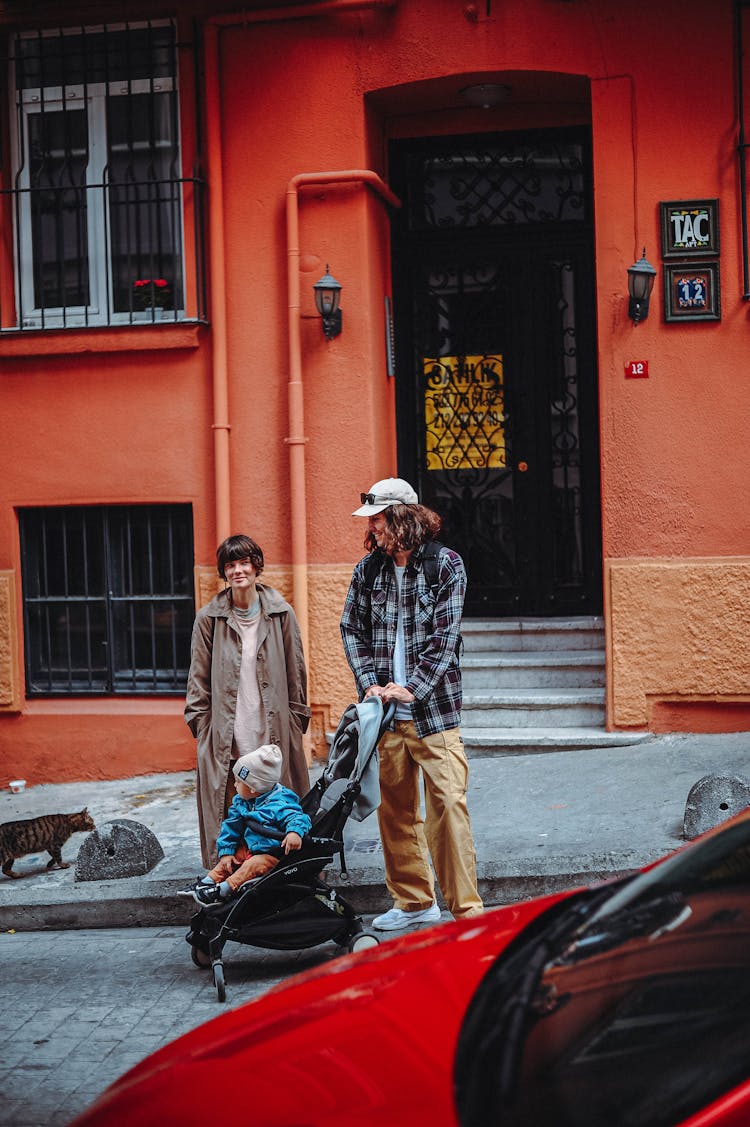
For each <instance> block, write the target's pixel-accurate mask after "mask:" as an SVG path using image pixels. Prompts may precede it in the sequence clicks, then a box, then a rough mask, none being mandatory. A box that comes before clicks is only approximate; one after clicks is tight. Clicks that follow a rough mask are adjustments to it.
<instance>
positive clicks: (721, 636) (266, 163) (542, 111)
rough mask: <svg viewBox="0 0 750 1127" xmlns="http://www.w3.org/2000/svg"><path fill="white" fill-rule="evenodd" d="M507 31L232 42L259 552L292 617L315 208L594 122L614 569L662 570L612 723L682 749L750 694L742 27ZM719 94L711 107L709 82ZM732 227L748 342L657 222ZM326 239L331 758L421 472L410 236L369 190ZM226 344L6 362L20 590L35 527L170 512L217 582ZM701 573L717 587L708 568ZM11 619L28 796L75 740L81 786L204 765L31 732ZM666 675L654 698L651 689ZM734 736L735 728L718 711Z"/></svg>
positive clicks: (26, 339) (323, 517)
mask: <svg viewBox="0 0 750 1127" xmlns="http://www.w3.org/2000/svg"><path fill="white" fill-rule="evenodd" d="M63 7H64V5H63ZM154 7H155V8H157V7H158V5H155V6H154ZM192 7H193V8H194V9H195V10H196V11H197V13H198V15H199V18H200V17H201V16H202V14H205V13H206V9H207V6H206V5H205V4H201V3H200V2H198V0H196V3H195V4H194V5H192ZM250 7H251V8H252V5H250ZM43 8H44V5H41V7H40V11H41V10H42V9H43ZM470 8H471V9H472V11H469V9H470ZM490 8H491V11H490V14H489V15H487V14H486V5H485V4H484V3H481V4H478V5H474V6H471V5H465V4H463V3H461V2H457V0H409V2H405V0H404V2H401V3H396V4H395V5H394V7H393V8H392V9H383V10H376V11H362V12H348V13H346V14H344V13H342V14H338V15H330V16H327V17H323V18H319V19H302V20H294V21H286V22H285V21H284V20H283V19H281V18H280V19H279V20H278V21H277V22H273V21H270V22H267V23H257V24H255V23H252V22H248V23H247V25H246V26H227V27H222V28H220V30H219V32H218V38H219V56H220V57H219V62H220V67H219V74H220V88H221V118H220V121H219V122H212V123H208V125H209V126H212V127H217V126H218V127H219V128H220V137H221V147H222V152H223V167H222V172H223V186H224V195H223V198H222V199H221V200H220V201H217V200H214V201H213V203H212V206H219V205H220V206H221V207H222V208H223V212H224V229H225V232H226V246H225V248H224V250H225V261H226V271H225V273H226V290H227V306H226V313H227V325H228V341H227V347H228V352H227V371H228V380H229V415H230V426H231V431H230V440H229V441H230V491H231V514H232V524H233V528H234V530H235V531H240V530H246V531H249V532H250V533H251V534H252V535H253V536H255V537H256V538H257V539H258V540H259V542H260V543H261V544H262V545H263V548H264V550H265V552H266V556H267V559H268V561H269V565H271V566H272V567H276V568H278V569H280V570H279V573H278V574H279V576H280V578H279V585H280V586H281V587H282V589H284V583H285V582H288V578H287V579H286V580H285V579H284V575H286V576H287V577H288V575H289V571H288V569H289V568H290V565H291V537H290V528H289V498H290V489H291V488H292V485H291V483H290V478H289V452H288V446H287V444H286V443H285V441H284V440H285V438H286V437H287V436H288V427H289V421H288V388H287V383H288V376H289V365H288V322H287V298H288V295H287V285H286V269H287V264H286V232H285V211H284V207H285V190H286V186H287V184H288V182H289V180H290V178H291V177H292V176H294V175H296V174H298V173H300V172H314V171H329V170H336V169H350V168H372V169H373V170H375V171H376V172H378V173H379V174H380V175H382V176H383V177H384V179H386V180H387V175H388V169H387V141H388V139H389V138H390V137H395V136H409V135H415V136H416V135H429V134H434V133H450V132H455V133H458V132H476V131H480V130H503V129H511V128H525V127H533V126H537V125H543V124H569V123H571V122H586V121H590V122H591V127H592V132H593V147H594V190H595V224H596V255H597V266H596V269H597V278H596V285H597V299H598V321H597V330H598V348H599V380H600V420H601V468H602V513H603V544H604V556H605V559H606V560H613V561H617V566H618V567H619V566H620V565H621V564H623V562H624V563H625V564H626V563H627V561H629V560H630V559H632V558H636V559H637V560H638V561H640V562H639V563H638V566H637V567H634V568H633V569H632V574H630V576H629V587H628V591H629V594H628V596H627V598H625V597H624V596H622V595H621V594H617V595H616V596H615V595H614V594H612V592H611V591H610V588H609V586H607V587H606V591H607V597H608V600H609V601H608V603H607V613H608V615H609V616H610V617H611V622H610V623H609V625H608V629H609V630H610V633H609V635H608V636H609V638H610V651H609V654H610V667H609V682H608V685H609V687H608V693H609V722H610V724H612V725H613V726H620V725H623V726H632V725H643V724H648V723H651V724H652V725H653V726H657V725H658V723H662V722H663V723H666V724H667V725H670V724H671V725H674V726H680V724H681V723H683V719H684V715H685V713H684V712H683V713H681V712H680V702H681V701H685V702H687V703H689V699H690V694H691V693H696V694H697V696H696V702H698V699H699V698H703V697H704V696H705V695H706V694H708V696H710V698H711V702H710V703H712V706H713V705H716V704H717V703H718V705H719V706H720V705H721V702H722V700H723V699H724V698H726V703H727V706H729V705H730V704H731V705H732V707H733V708H734V709H735V712H734V713H733V715H736V707H737V705H738V703H740V704H741V703H742V702H741V700H740V701H739V702H738V696H739V697H740V698H742V684H743V678H744V683H745V684H747V683H750V682H748V680H747V674H749V673H750V658H748V656H747V655H746V653H745V651H744V649H741V650H739V651H737V650H735V651H734V652H733V653H732V655H731V657H730V662H733V663H734V665H733V667H732V671H731V676H729V677H728V678H722V677H721V676H720V675H719V673H720V669H721V661H720V657H721V655H722V654H726V650H727V646H728V644H729V643H730V642H731V638H732V634H731V632H730V631H727V630H725V629H724V628H723V626H722V624H723V623H725V621H726V620H725V619H724V618H723V616H722V613H720V612H721V611H722V607H723V605H724V604H723V603H722V592H723V591H724V585H723V584H724V579H723V577H720V576H719V572H718V571H717V567H716V565H715V562H714V561H716V560H717V559H721V558H722V557H732V559H733V560H735V561H742V560H746V559H747V558H748V557H750V527H749V523H750V516H749V515H748V510H747V507H746V506H744V505H743V504H742V503H741V499H742V498H743V497H744V496H745V494H746V493H747V491H748V486H749V485H750V481H748V478H749V476H750V471H749V469H748V466H749V461H748V458H747V456H746V451H747V450H748V449H749V448H750V412H748V411H747V410H746V406H745V400H746V397H747V389H746V386H745V384H746V379H745V375H744V367H745V365H744V357H745V355H746V351H747V334H748V332H750V327H749V326H748V323H747V319H748V310H747V306H746V305H745V304H744V303H743V302H742V301H741V298H740V294H741V285H742V282H741V260H740V239H739V221H738V198H737V192H738V187H737V170H736V163H735V153H734V145H735V141H736V127H737V123H736V109H735V94H734V86H733V66H734V59H733V47H732V5H731V3H730V0H719V2H717V3H714V4H712V5H710V6H707V5H706V4H705V3H698V2H697V0H665V2H664V3H662V4H654V3H653V2H652V0H633V2H632V3H630V4H628V5H622V4H620V3H615V2H614V0H612V2H607V0H602V2H601V3H598V4H596V5H591V4H579V3H575V4H572V3H564V2H562V0H559V2H558V0H502V3H500V2H499V0H493V3H492V4H491V6H490ZM709 8H710V10H709ZM467 13H468V14H467ZM61 18H62V15H61V8H60V6H56V7H55V8H54V9H50V23H51V24H55V23H56V22H59V21H60V20H61ZM238 21H239V22H241V21H240V20H239V17H238ZM695 76H699V82H700V96H698V97H695V96H693V92H692V91H693V86H692V83H691V82H690V79H691V78H693V79H694V78H695ZM483 80H484V81H490V80H492V81H506V80H507V81H508V83H509V85H511V86H512V87H514V88H515V90H516V91H517V92H519V91H521V92H523V97H521V96H520V94H519V95H518V96H517V97H516V98H515V99H511V101H510V102H508V103H507V104H503V105H501V106H500V107H498V108H496V109H492V110H481V109H469V108H461V107H460V104H459V101H458V99H457V96H456V95H457V91H458V89H460V87H461V86H465V85H467V84H468V83H469V82H476V81H483ZM183 112H184V111H183ZM209 180H210V169H209ZM714 197H718V198H719V199H720V206H721V257H720V276H721V287H722V320H721V322H718V323H715V324H711V323H704V324H700V323H696V324H680V325H671V324H664V323H663V320H662V316H661V307H662V298H661V291H660V285H661V262H660V249H659V248H660V238H659V212H658V203H659V201H660V200H672V199H704V198H714ZM299 217H300V252H301V258H300V272H301V295H302V310H301V343H302V357H303V382H304V412H305V419H304V424H305V435H306V438H307V443H306V445H305V462H306V492H307V511H308V520H307V529H306V532H307V551H308V560H309V577H308V581H309V587H310V591H311V645H310V655H309V657H310V672H311V687H312V692H311V696H312V703H313V705H314V708H315V709H317V716H318V717H319V722H318V727H317V729H316V731H317V736H316V740H317V744H316V750H318V751H320V750H322V748H321V733H322V731H323V729H325V728H326V727H327V726H328V725H330V723H331V722H332V720H335V718H336V716H337V714H338V712H339V711H340V709H341V708H342V707H343V705H344V704H345V703H346V701H347V697H348V694H349V693H350V692H351V679H350V677H349V674H348V671H347V670H346V667H345V664H344V663H343V659H342V656H341V652H340V648H339V646H338V627H337V622H338V614H339V611H340V606H341V602H342V600H343V596H344V592H345V589H346V583H347V579H348V576H349V574H350V571H351V566H352V563H353V562H354V561H355V560H356V559H357V558H358V556H359V554H360V553H361V540H362V534H363V531H364V529H363V527H362V525H361V523H358V522H357V521H355V520H353V519H352V518H351V516H350V513H351V510H352V508H353V507H354V500H355V498H356V497H357V495H358V493H359V491H360V490H361V489H364V488H367V487H368V486H369V485H370V484H371V482H372V481H374V480H375V479H377V478H379V477H382V476H387V475H390V474H392V473H394V472H395V471H396V440H395V419H394V388H393V382H392V381H389V379H388V377H387V375H386V371H385V349H384V323H383V299H384V296H385V295H386V294H389V293H390V290H391V287H390V281H389V270H390V263H389V254H388V224H387V215H386V211H385V209H384V207H383V205H382V203H381V202H380V201H379V200H378V199H377V198H376V197H375V196H374V195H373V194H372V193H371V192H370V191H369V190H368V189H366V188H363V187H361V186H345V187H328V188H326V189H324V190H321V189H307V190H304V191H302V192H301V193H300V200H299ZM644 245H645V247H646V250H647V256H648V257H649V259H650V260H651V261H652V262H653V263H654V265H655V266H657V268H659V270H660V277H659V279H658V280H657V286H656V290H655V293H654V298H653V301H652V313H651V316H650V317H649V319H648V320H647V321H646V322H644V323H642V324H639V325H637V326H634V325H633V323H632V322H631V321H629V319H628V317H627V297H626V293H627V278H626V270H627V267H628V266H629V265H630V264H631V262H633V260H634V259H635V258H637V257H640V254H641V249H642V247H643V246H644ZM326 264H329V265H330V268H331V271H332V273H333V274H334V275H335V276H336V277H337V278H338V280H339V281H340V282H341V283H342V284H343V286H344V289H343V296H342V308H343V311H344V331H343V333H342V335H341V336H340V337H338V338H336V339H335V340H333V341H330V342H327V341H326V340H325V339H324V337H323V334H322V332H321V330H320V323H319V319H318V318H317V316H316V315H315V313H314V306H313V295H312V288H311V287H312V283H313V282H314V281H316V280H317V278H318V277H319V276H320V275H321V274H322V273H323V270H324V268H325V266H326ZM256 292H259V293H260V299H258V298H256V297H255V296H254V294H255V293H256ZM149 334H150V335H149ZM157 339H158V340H159V342H160V344H161V345H163V347H159V348H153V349H152V348H151V347H150V346H149V344H148V341H149V340H153V341H156V340H157ZM210 341H211V335H210V329H208V328H207V329H203V330H197V329H196V330H191V331H190V332H189V333H187V332H185V333H181V332H180V330H178V329H173V328H171V327H167V326H164V327H161V326H160V327H158V328H157V327H149V328H146V329H143V330H140V331H138V330H126V331H123V332H122V333H121V334H120V335H119V336H118V334H117V333H114V332H111V333H109V334H94V333H78V334H75V335H71V334H67V335H66V334H61V333H58V334H39V333H23V334H16V335H9V336H7V337H6V339H5V340H3V339H1V338H0V359H1V360H2V365H1V367H0V384H1V389H0V393H1V394H2V400H3V404H4V415H5V419H6V420H7V421H6V423H5V424H4V434H3V443H2V447H1V448H0V482H2V491H1V499H0V570H6V571H8V572H10V573H12V574H13V575H15V576H18V575H19V566H20V560H19V554H18V551H19V550H18V532H17V523H16V516H15V512H16V508H17V507H18V506H26V505H36V504H84V503H104V502H107V503H118V502H160V501H169V502H190V503H191V504H192V506H193V512H194V521H195V528H194V532H195V555H196V561H195V562H196V564H197V565H198V566H206V567H210V565H211V563H212V560H213V553H214V550H215V546H216V545H215V539H216V533H215V521H214V512H215V496H214V476H213V473H214V470H213V433H212V429H211V428H212V421H213V420H212V392H211V374H212V373H211V348H210ZM79 349H80V351H79ZM630 360H646V361H648V363H649V372H650V377H649V379H647V380H645V379H644V380H627V379H625V376H624V365H625V364H626V362H628V361H630ZM682 557H690V560H691V564H690V568H691V572H690V574H691V576H692V579H693V581H694V582H695V583H696V584H697V585H698V586H699V588H700V597H701V599H702V606H703V608H704V614H705V616H706V618H707V620H710V619H711V618H712V617H714V618H715V619H716V622H717V625H716V627H715V628H714V629H706V630H703V631H701V632H700V636H699V637H693V639H692V640H693V641H694V642H696V643H697V642H699V643H700V646H701V647H702V651H703V650H705V651H706V653H707V654H708V656H707V657H706V658H705V663H706V664H707V665H709V666H711V667H712V668H713V669H714V670H715V671H716V678H715V679H714V681H712V683H711V687H710V688H708V689H705V686H703V688H701V689H700V691H699V689H698V687H697V685H696V684H694V683H693V681H692V680H691V676H690V675H688V671H687V668H686V667H685V666H682V665H680V664H679V663H677V664H675V663H674V661H673V660H672V659H671V656H670V653H669V646H668V645H664V644H659V643H657V642H654V640H653V638H652V639H651V641H649V642H648V644H647V643H646V642H645V641H644V629H645V626H644V624H645V623H647V622H648V621H650V620H653V619H654V614H655V607H656V608H658V606H659V598H658V597H657V595H656V594H655V592H654V588H653V575H654V572H653V571H650V570H648V568H644V567H643V564H642V561H643V560H648V561H651V562H652V564H653V565H654V567H658V566H659V565H661V564H664V565H665V566H666V565H669V566H671V564H670V561H672V560H673V559H675V558H677V559H679V558H682ZM702 558H706V560H708V561H710V563H707V564H706V566H705V567H704V566H703V564H702V563H701V562H700V561H701V559H702ZM612 574H613V575H614V572H612ZM618 574H619V573H618ZM665 574H666V572H665ZM670 574H671V572H670ZM743 574H744V573H743ZM610 595H611V598H610ZM13 598H14V600H15V605H14V609H13V610H12V611H9V612H8V614H9V615H10V619H11V622H10V626H11V627H12V630H11V633H12V634H13V637H14V638H15V639H16V640H17V646H16V649H15V650H12V648H11V643H10V640H9V641H8V643H7V645H6V644H3V645H2V647H0V655H2V654H3V653H6V654H8V655H10V654H13V656H9V657H8V658H7V660H6V667H9V668H10V667H12V670H13V671H14V677H15V680H14V682H13V683H14V685H15V690H14V691H15V694H16V698H15V703H14V704H12V705H10V706H9V705H7V704H4V703H3V702H0V708H5V709H6V710H7V715H6V716H1V715H0V755H1V757H2V758H1V762H2V766H0V784H1V783H2V776H3V775H4V774H8V775H9V776H11V777H12V776H13V775H22V776H23V777H26V778H28V779H29V780H30V781H42V776H43V775H44V774H45V773H46V769H47V768H46V761H45V758H44V755H43V754H42V752H43V749H44V748H45V747H46V746H48V744H49V743H51V742H54V740H55V738H56V737H57V739H58V741H59V739H63V741H64V748H63V754H61V751H60V748H59V746H58V750H57V756H56V762H57V764H58V767H57V770H58V775H59V773H60V771H66V770H67V771H69V773H70V776H71V777H86V776H91V775H95V774H104V775H106V774H109V775H110V776H116V775H117V774H122V773H123V772H124V771H126V770H128V769H129V770H130V771H132V772H133V773H137V772H140V771H143V770H155V769H168V768H171V767H174V768H175V769H176V768H181V767H185V766H189V765H190V764H191V763H192V761H193V758H192V757H193V746H192V741H191V739H190V737H189V735H188V734H187V731H186V730H185V729H184V727H183V726H182V722H181V719H180V716H179V712H180V708H177V707H176V706H175V702H174V701H164V702H161V704H160V703H159V702H158V701H150V702H148V707H146V704H145V703H142V702H133V701H118V702H106V701H105V702H99V703H98V705H97V707H96V708H92V707H91V706H90V703H87V702H82V701H77V700H70V701H65V702H54V707H52V703H51V702H50V703H48V704H44V703H43V702H39V701H36V702H34V703H33V704H29V703H28V702H26V701H25V699H24V698H23V691H22V685H23V677H22V672H21V671H22V668H23V666H22V660H23V645H22V629H21V608H20V582H17V583H16V585H15V591H14V595H13ZM735 609H736V608H735ZM669 629H672V625H670V626H669ZM6 633H7V631H6ZM691 637H692V636H691ZM8 638H9V639H10V634H8ZM645 652H648V656H649V662H650V673H649V683H648V685H647V686H645V687H642V688H637V689H633V688H632V684H633V673H634V670H635V669H636V668H637V666H638V664H639V663H641V662H642V661H643V657H644V653H645ZM701 660H703V659H701ZM688 664H689V663H688ZM2 683H3V678H2V677H1V676H0V684H2ZM623 686H628V687H627V688H623ZM704 689H705V692H704ZM748 699H749V700H750V695H749V696H748ZM660 701H662V702H665V707H664V708H662V710H661V712H659V707H660ZM644 702H645V703H644ZM667 705H668V707H667ZM157 715H158V722H157V720H156V716H157ZM712 715H713V716H714V720H713V721H711V723H713V725H714V727H721V725H722V720H721V711H720V708H719V710H718V711H716V710H715V709H714V712H712ZM727 715H729V713H727ZM659 716H660V717H661V718H662V719H661V720H659ZM681 717H682V718H683V719H681ZM665 718H666V719H665ZM727 722H728V723H730V722H729V721H727ZM154 737H156V743H157V746H154ZM103 749H110V752H109V753H106V750H105V751H103ZM39 764H44V768H42V766H39V767H37V765H39ZM35 772H36V773H37V774H36V775H35Z"/></svg>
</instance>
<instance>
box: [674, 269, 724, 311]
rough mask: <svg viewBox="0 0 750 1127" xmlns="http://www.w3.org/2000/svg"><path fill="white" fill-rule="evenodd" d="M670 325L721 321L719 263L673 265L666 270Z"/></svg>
mask: <svg viewBox="0 0 750 1127" xmlns="http://www.w3.org/2000/svg"><path fill="white" fill-rule="evenodd" d="M664 317H665V319H666V320H667V321H720V320H721V308H720V304H719V264H718V262H679V263H674V262H669V263H667V264H666V265H665V267H664Z"/></svg>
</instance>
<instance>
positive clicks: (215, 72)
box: [204, 0, 398, 640]
mask: <svg viewBox="0 0 750 1127" xmlns="http://www.w3.org/2000/svg"><path fill="white" fill-rule="evenodd" d="M397 3H398V0H319V2H318V3H312V4H294V5H289V6H287V7H286V8H283V7H279V8H265V9H263V8H256V9H255V10H254V11H250V12H247V11H245V12H243V13H242V14H241V15H239V14H237V13H223V14H217V15H215V16H209V17H208V19H206V21H205V24H204V30H205V51H204V56H205V71H206V74H205V83H206V156H207V161H208V172H209V178H210V185H211V188H210V191H209V194H208V231H209V271H210V272H209V278H210V307H211V360H212V383H213V423H212V427H211V429H212V430H213V435H214V489H215V500H214V506H215V525H216V542H217V544H218V543H220V542H221V541H222V540H224V539H225V538H226V537H227V536H229V535H231V532H232V528H231V513H232V506H231V495H230V474H229V432H230V429H231V427H230V423H229V376H228V371H227V322H226V269H225V253H224V247H225V242H224V189H223V155H222V145H221V88H220V83H219V40H218V28H220V27H244V26H245V25H246V24H251V23H272V22H276V21H284V20H292V19H308V18H311V17H314V16H325V15H334V14H336V13H337V12H347V11H355V10H357V9H359V8H363V9H366V8H383V9H387V8H393V7H395V6H396V4H397ZM366 175H368V176H369V175H372V174H371V173H367V174H366ZM290 430H292V433H294V428H292V427H290ZM303 473H304V462H303ZM305 603H306V597H305ZM303 640H306V639H305V638H304V636H303Z"/></svg>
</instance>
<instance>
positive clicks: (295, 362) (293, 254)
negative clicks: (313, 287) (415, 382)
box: [286, 168, 401, 661]
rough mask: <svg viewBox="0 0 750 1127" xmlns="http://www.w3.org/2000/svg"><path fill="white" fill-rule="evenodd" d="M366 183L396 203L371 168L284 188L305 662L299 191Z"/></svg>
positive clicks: (298, 602) (297, 579)
mask: <svg viewBox="0 0 750 1127" xmlns="http://www.w3.org/2000/svg"><path fill="white" fill-rule="evenodd" d="M353 181H354V182H359V183H362V184H367V185H368V186H369V187H370V188H372V189H373V191H375V192H376V193H377V194H378V195H379V196H380V197H381V199H383V200H385V201H386V202H387V203H389V204H391V206H392V207H401V201H400V200H399V198H398V197H397V196H395V195H394V194H393V192H392V191H391V189H390V188H389V187H388V185H387V184H385V183H384V182H383V181H382V180H381V179H380V177H379V176H378V175H377V174H376V173H375V172H370V171H369V170H368V169H362V168H350V169H346V170H345V171H343V172H300V173H299V174H298V175H297V176H293V177H292V179H291V180H290V181H289V184H288V186H287V190H286V244H287V292H288V297H289V386H288V397H289V437H288V438H287V440H286V441H287V444H288V446H289V480H290V494H291V521H292V584H293V602H294V612H295V614H296V615H297V619H298V620H299V625H300V632H301V634H302V643H303V645H304V647H305V653H306V654H307V655H308V661H309V654H310V651H309V648H308V642H309V623H310V616H309V600H308V582H307V491H306V484H305V444H306V442H307V438H306V437H305V408H304V398H303V393H302V346H301V342H300V314H301V309H300V285H299V255H300V249H299V190H300V188H304V187H308V186H310V185H314V186H316V187H320V185H322V184H348V183H351V182H353Z"/></svg>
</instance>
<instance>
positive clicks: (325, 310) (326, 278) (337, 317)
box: [313, 263, 341, 340]
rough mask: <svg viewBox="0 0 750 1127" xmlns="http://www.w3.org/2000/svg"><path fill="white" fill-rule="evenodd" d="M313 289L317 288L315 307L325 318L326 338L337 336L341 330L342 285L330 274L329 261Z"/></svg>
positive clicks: (324, 329)
mask: <svg viewBox="0 0 750 1127" xmlns="http://www.w3.org/2000/svg"><path fill="white" fill-rule="evenodd" d="M313 289H314V290H315V308H316V309H317V311H318V313H319V314H320V316H321V317H322V319H323V332H324V333H325V338H326V340H331V339H332V337H337V336H338V335H339V333H340V332H341V310H340V309H339V302H340V301H341V286H340V285H339V283H338V282H337V281H336V279H335V278H334V277H332V276H331V274H329V272H328V263H326V272H325V274H324V275H323V277H322V278H321V279H320V281H319V282H316V283H315V285H314V286H313Z"/></svg>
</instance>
